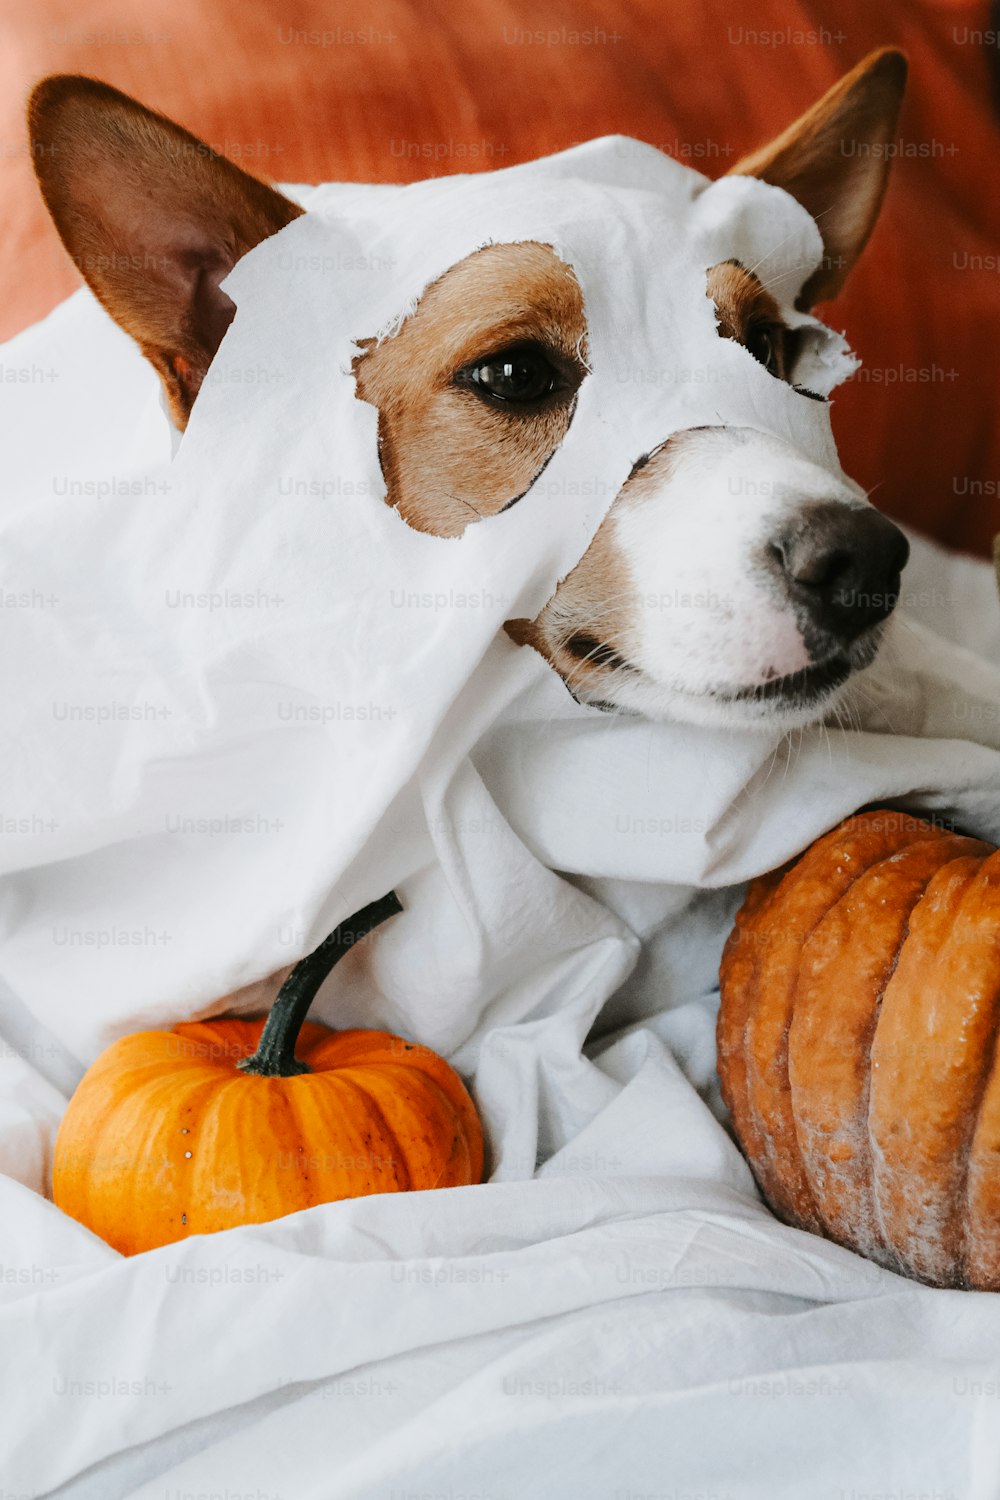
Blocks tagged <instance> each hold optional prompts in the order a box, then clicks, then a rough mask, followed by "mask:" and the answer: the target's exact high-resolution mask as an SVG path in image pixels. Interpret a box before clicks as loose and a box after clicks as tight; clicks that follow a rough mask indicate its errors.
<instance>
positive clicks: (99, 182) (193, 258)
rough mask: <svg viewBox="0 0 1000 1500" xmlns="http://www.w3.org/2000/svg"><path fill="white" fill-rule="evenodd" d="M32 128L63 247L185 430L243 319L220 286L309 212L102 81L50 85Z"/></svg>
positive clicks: (67, 79) (39, 92)
mask: <svg viewBox="0 0 1000 1500" xmlns="http://www.w3.org/2000/svg"><path fill="white" fill-rule="evenodd" d="M28 129H29V133H30V138H31V149H32V159H33V161H34V164H35V170H36V172H37V174H38V181H39V184H40V186H41V190H42V196H43V197H44V199H45V203H46V206H47V207H48V210H49V213H50V214H51V215H52V218H53V220H54V221H55V225H56V228H57V229H58V231H59V234H60V237H61V239H62V242H63V244H64V245H65V246H66V249H67V250H68V251H69V253H70V255H71V256H72V258H73V260H74V262H75V263H76V266H77V268H78V270H79V271H80V273H81V275H82V276H83V278H84V280H85V281H86V282H87V284H88V285H89V287H90V288H91V290H92V291H93V293H94V295H95V296H96V297H97V298H98V299H99V301H100V302H101V303H102V304H103V305H104V307H105V308H106V309H107V311H108V312H109V313H110V314H111V316H112V317H113V318H114V320H115V322H116V323H119V324H120V325H121V327H122V328H124V329H125V331H126V333H129V334H131V336H132V337H133V338H134V339H135V340H136V342H137V343H138V345H139V347H140V348H141V350H142V352H143V354H145V356H146V357H147V359H149V360H150V362H151V363H152V364H153V365H154V367H155V368H156V370H157V372H158V373H159V375H160V378H161V380H162V381H163V385H164V388H165V390H166V393H167V398H168V401H169V403H170V409H171V412H172V414H173V417H174V420H175V421H176V423H177V425H178V426H179V427H183V426H184V425H185V423H186V422H187V419H188V416H189V415H190V412H191V407H192V405H193V404H194V399H195V397H196V396H197V394H198V389H199V387H200V385H201V383H202V381H203V379H204V378H205V373H206V371H207V370H208V367H209V365H210V363H211V361H212V358H213V356H214V355H215V353H216V351H217V349H218V347H219V344H220V343H221V342H222V336H223V334H224V333H225V331H226V329H227V328H228V327H229V324H230V323H231V322H232V319H233V315H234V313H235V307H234V305H233V303H232V302H231V301H230V299H229V298H228V297H227V296H226V294H225V293H224V292H223V291H221V290H220V288H219V282H220V281H221V280H222V279H223V278H224V277H225V276H226V275H227V273H228V272H229V271H230V270H231V269H232V267H233V266H234V265H235V264H236V262H237V261H238V260H239V259H240V257H241V256H242V255H245V254H246V252H247V251H248V250H250V249H252V248H253V246H254V245H256V244H259V242H260V241H261V240H263V239H266V238H267V237H268V236H269V235H272V234H275V233H276V232H277V231H278V230H279V229H283V228H284V226H285V225H286V224H289V223H291V221H292V220H293V219H295V218H297V217H298V215H299V214H300V213H301V212H302V209H300V208H299V207H298V205H297V204H295V203H291V202H290V201H289V200H288V199H287V198H285V197H283V196H282V194H281V193H278V192H276V191H275V190H274V188H272V187H269V186H268V185H267V184H266V183H263V182H259V181H258V180H257V178H255V177H251V176H250V175H249V174H248V173H246V172H242V171H241V170H240V169H239V167H236V166H234V165H233V163H232V162H230V161H227V160H226V158H225V157H223V156H219V155H218V154H217V153H216V152H214V151H213V150H212V149H211V148H210V147H209V146H206V145H205V144H204V143H203V142H202V141H199V140H198V138H197V137H196V136H193V135H190V134H189V133H188V132H187V131H186V130H182V129H181V127H180V126H179V125H175V124H174V123H173V122H172V121H171V120H168V119H165V118H164V116H163V115H158V114H154V113H153V111H152V110H148V109H145V108H144V107H143V106H142V105H141V104H138V103H137V102H136V101H135V100H134V99H130V98H129V96H128V95H127V94H121V93H119V92H118V90H117V89H113V88H111V87H110V86H109V85H108V84H106V83H99V82H98V81H97V80H96V79H92V78H81V77H74V76H68V75H66V76H57V77H53V78H46V79H44V80H43V81H42V82H41V83H40V84H39V85H38V87H37V88H36V89H35V90H34V92H33V94H32V96H31V100H30V103H29V105H28Z"/></svg>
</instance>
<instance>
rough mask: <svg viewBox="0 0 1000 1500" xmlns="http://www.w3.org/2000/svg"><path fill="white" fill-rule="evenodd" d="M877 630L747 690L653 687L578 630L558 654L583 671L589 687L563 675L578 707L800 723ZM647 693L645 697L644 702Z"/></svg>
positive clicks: (854, 665)
mask: <svg viewBox="0 0 1000 1500" xmlns="http://www.w3.org/2000/svg"><path fill="white" fill-rule="evenodd" d="M882 634H883V628H882V625H881V624H879V625H878V626H875V627H874V628H872V629H870V630H868V631H866V632H865V633H864V635H862V636H859V637H858V638H857V639H855V640H854V641H852V642H851V643H850V644H849V645H842V646H838V647H836V648H835V649H834V650H832V651H830V652H829V654H828V655H826V656H824V657H823V659H822V660H821V661H818V662H812V663H811V664H810V665H809V666H807V667H802V668H800V669H799V670H798V671H795V672H789V673H786V674H784V675H783V676H780V677H779V676H775V677H769V678H767V679H766V680H765V681H763V682H754V683H747V684H730V683H711V684H706V685H705V686H704V687H701V688H697V689H696V688H693V687H691V686H689V685H687V684H684V683H679V682H678V683H670V684H668V683H656V682H654V681H653V680H652V679H650V677H649V674H648V673H646V672H645V671H643V669H642V668H641V667H638V666H637V665H635V663H633V662H630V661H627V660H626V659H625V658H624V657H623V656H622V655H621V654H620V653H619V652H618V651H617V650H616V649H615V648H614V647H613V646H611V645H610V644H609V643H607V642H604V641H599V640H598V639H597V638H596V637H594V636H590V635H585V634H584V633H583V632H579V633H577V634H576V635H574V636H573V637H571V638H570V639H569V640H567V641H566V642H565V646H564V648H565V649H566V650H568V652H569V653H570V654H571V655H572V656H573V657H574V658H575V659H576V661H577V662H578V663H579V664H580V666H581V667H583V668H585V669H586V668H589V669H591V670H590V672H589V673H588V674H587V675H588V679H589V680H588V681H586V682H585V681H582V680H580V679H579V678H577V679H576V680H575V681H573V680H572V677H573V675H574V674H569V673H563V674H561V675H563V679H564V681H565V682H566V685H567V687H569V689H570V692H571V693H572V694H573V696H574V697H575V698H576V699H577V701H578V702H581V703H585V704H586V705H587V707H589V708H597V709H600V710H602V711H603V712H604V713H611V714H630V715H632V714H636V713H639V714H646V715H647V716H649V717H652V718H660V717H668V718H669V717H674V716H676V717H678V718H680V719H682V720H691V721H693V722H698V723H716V722H718V723H728V724H730V725H732V724H734V723H737V722H740V723H744V724H747V725H752V724H754V723H760V724H763V723H765V722H766V723H768V724H771V725H773V724H775V723H776V722H784V721H785V720H786V719H787V721H788V722H789V724H791V725H794V724H799V725H801V724H805V723H810V722H813V721H816V720H818V719H819V717H820V716H821V714H822V712H823V710H824V708H825V706H827V705H828V704H829V701H830V700H831V699H833V698H834V697H835V695H836V694H837V692H838V690H839V689H840V688H842V687H843V686H844V684H845V683H846V682H848V680H849V679H850V678H851V677H853V676H854V674H855V673H857V672H860V671H863V670H864V668H865V667H868V666H870V665H871V663H872V662H873V661H874V660H875V657H876V656H877V655H878V650H879V646H880V644H881V638H882ZM651 695H652V696H651Z"/></svg>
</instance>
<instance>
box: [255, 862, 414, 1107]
mask: <svg viewBox="0 0 1000 1500" xmlns="http://www.w3.org/2000/svg"><path fill="white" fill-rule="evenodd" d="M402 910H403V908H402V905H401V903H400V900H399V897H398V896H397V895H396V892H395V891H390V892H389V894H388V895H387V896H383V897H382V898H381V900H379V901H372V902H371V903H370V905H368V906H365V907H363V908H362V909H361V911H359V912H355V914H354V916H353V917H348V918H347V921H346V922H341V924H340V926H339V927H335V928H334V930H333V931H332V932H331V933H330V936H329V937H328V938H324V939H323V941H322V942H321V943H320V945H319V947H318V948H314V949H313V951H312V953H309V954H307V955H306V957H305V958H302V959H300V960H299V962H298V963H297V964H296V965H295V968H294V969H293V970H292V972H291V973H290V974H289V976H288V978H287V979H286V980H285V982H284V984H283V985H282V986H281V989H280V990H279V991H278V998H277V999H276V1000H275V1002H274V1005H273V1006H272V1007H271V1014H270V1015H269V1016H268V1018H267V1021H266V1023H265V1026H264V1030H263V1032H262V1033H261V1038H260V1043H259V1045H258V1047H257V1051H256V1052H255V1053H254V1054H253V1056H252V1057H244V1058H243V1060H242V1061H241V1062H238V1063H237V1064H236V1066H237V1067H238V1068H240V1069H241V1070H242V1071H243V1072H244V1073H258V1074H260V1075H261V1076H262V1077H264V1078H290V1077H291V1076H292V1074H293V1073H308V1072H309V1065H308V1063H304V1062H300V1060H299V1059H298V1058H297V1057H296V1056H295V1044H296V1042H297V1041H298V1039H299V1031H300V1030H301V1028H302V1022H303V1021H304V1020H305V1018H306V1012H307V1010H308V1009H309V1007H310V1005H311V1004H312V1003H313V1000H314V999H315V998H316V991H317V990H318V989H319V987H320V985H321V984H322V983H323V980H324V979H325V978H326V976H327V975H328V974H329V972H330V970H331V969H332V968H333V966H334V964H335V963H337V961H338V960H339V959H341V958H343V956H344V954H345V953H346V952H347V951H348V949H350V948H353V947H354V944H355V943H358V942H360V941H361V939H362V938H363V937H366V936H367V935H368V933H369V932H371V931H372V929H373V928H375V927H378V925H379V923H381V922H384V921H385V920H386V918H387V917H392V916H395V914H396V912H398V911H402Z"/></svg>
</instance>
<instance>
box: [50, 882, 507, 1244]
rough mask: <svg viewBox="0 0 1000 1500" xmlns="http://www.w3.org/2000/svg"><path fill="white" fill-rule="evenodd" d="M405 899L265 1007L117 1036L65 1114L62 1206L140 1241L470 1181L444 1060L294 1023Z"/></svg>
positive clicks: (471, 1143) (356, 929) (460, 1115)
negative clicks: (253, 1013) (235, 1016)
mask: <svg viewBox="0 0 1000 1500" xmlns="http://www.w3.org/2000/svg"><path fill="white" fill-rule="evenodd" d="M399 910H400V906H399V902H398V901H397V899H396V897H395V896H394V895H390V896H387V897H384V898H383V900H382V901H380V902H373V903H372V905H371V906H369V907H366V908H365V909H364V911H362V912H359V913H358V914H357V916H356V917H353V918H352V919H351V920H350V921H349V922H346V923H344V924H343V925H342V926H341V927H338V928H337V930H336V931H335V932H333V933H331V935H330V937H329V938H327V939H326V941H325V942H324V943H322V944H321V945H320V947H319V948H317V949H316V950H315V952H314V953H312V954H310V955H309V956H308V957H307V958H305V959H303V960H302V962H301V963H300V964H298V965H296V967H295V969H294V970H293V971H292V973H291V975H290V976H289V978H288V979H287V980H286V981H285V984H284V985H283V986H282V989H281V991H280V993H279V995H278V998H277V999H276V1001H275V1003H274V1007H273V1009H272V1010H271V1012H270V1015H269V1016H268V1017H266V1018H265V1017H258V1018H257V1019H255V1020H225V1019H224V1020H218V1021H201V1022H191V1023H185V1024H182V1025H178V1026H175V1027H174V1029H173V1030H172V1031H142V1032H138V1033H136V1034H135V1035H133V1036H127V1037H122V1038H121V1039H120V1040H119V1041H117V1042H114V1043H112V1045H111V1046H110V1047H108V1048H107V1050H106V1051H105V1052H103V1053H102V1054H101V1056H100V1057H99V1058H98V1059H97V1061H96V1062H95V1063H94V1064H93V1066H92V1067H91V1068H90V1069H89V1070H88V1072H87V1073H86V1074H85V1075H84V1077H83V1079H82V1081H81V1083H80V1085H79V1087H78V1088H77V1090H76V1092H75V1093H74V1095H73V1098H72V1099H71V1100H70V1103H69V1106H68V1107H67V1110H66V1114H65V1115H64V1117H63V1120H62V1123H61V1125H60V1128H59V1133H58V1136H57V1138H56V1145H55V1155H54V1161H53V1174H52V1195H53V1198H54V1200H55V1202H56V1203H57V1204H58V1205H59V1207H60V1208H62V1209H63V1210H64V1211H65V1212H66V1213H68V1214H70V1215H72V1217H73V1218H75V1219H78V1220H79V1221H80V1223H82V1224H86V1225H87V1227H88V1228H89V1229H92V1230H93V1231H94V1232H95V1233H96V1234H99V1235H100V1236H101V1237H102V1239H105V1240H107V1242H108V1243H109V1244H110V1245H113V1246H114V1248H115V1249H116V1250H120V1251H121V1252H122V1253H123V1254H124V1255H134V1254H135V1253H137V1252H138V1251H141V1250H151V1249H153V1248H155V1247H156V1246H157V1245H165V1244H168V1243H170V1242H171V1241H173V1240H179V1239H183V1238H184V1237H185V1236H187V1235H191V1234H205V1233H209V1232H212V1231H214V1230H217V1229H229V1228H232V1227H233V1226H235V1225H237V1224H251V1223H261V1222H263V1221H264V1220H268V1219H276V1218H280V1217H281V1216H282V1215H283V1214H290V1213H295V1212H296V1211H297V1210H298V1209H303V1208H310V1207H311V1206H312V1205H313V1204H316V1203H327V1202H331V1201H333V1200H334V1199H338V1198H355V1197H359V1196H361V1195H362V1194H365V1193H386V1192H399V1191H401V1190H404V1189H407V1188H437V1187H454V1186H459V1185H464V1184H466V1183H473V1182H479V1181H480V1180H481V1178H482V1171H483V1138H482V1130H481V1127H480V1124H479V1119H478V1116H477V1114H476V1111H475V1107H474V1105H473V1103H472V1100H471V1099H470V1098H469V1095H468V1093H467V1091H466V1089H465V1086H464V1085H463V1083H462V1081H461V1079H460V1078H459V1077H458V1074H457V1073H455V1072H454V1071H453V1069H452V1068H450V1067H449V1066H448V1064H447V1063H446V1062H445V1061H444V1060H443V1059H442V1058H440V1057H438V1056H437V1054H436V1053H434V1052H432V1051H431V1050H430V1049H429V1048H427V1047H421V1046H418V1045H417V1044H415V1043H413V1042H408V1041H404V1040H403V1039H402V1038H401V1037H397V1036H391V1035H389V1034H388V1033H387V1032H384V1031H341V1032H333V1031H330V1030H329V1029H328V1028H327V1027H325V1026H319V1025H315V1024H312V1023H307V1024H306V1025H305V1026H303V1025H302V1021H303V1017H304V1016H305V1013H306V1011H307V1010H308V1007H309V1004H310V1003H311V1001H312V999H313V996H314V995H315V992H316V990H317V989H318V988H319V986H320V984H321V983H322V981H323V979H324V978H325V977H326V975H327V974H328V973H329V971H330V969H331V968H332V966H333V964H334V963H335V962H336V961H337V959H338V958H339V957H340V956H341V955H342V954H343V953H344V952H346V950H347V948H348V947H349V946H350V945H351V943H352V942H356V941H357V940H358V939H359V938H360V937H362V936H364V935H365V934H366V933H367V932H369V931H371V929H372V928H373V927H374V926H376V924H377V923H378V922H381V921H383V920H384V919H385V918H386V917H388V916H391V915H392V914H393V912H396V911H399ZM297 1041H298V1042H299V1056H296V1055H295V1051H296V1042H297Z"/></svg>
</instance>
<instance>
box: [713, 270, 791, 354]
mask: <svg viewBox="0 0 1000 1500" xmlns="http://www.w3.org/2000/svg"><path fill="white" fill-rule="evenodd" d="M706 290H707V292H708V295H709V296H710V297H711V298H712V301H713V302H714V303H715V307H716V311H717V313H718V315H719V333H720V335H721V336H722V338H724V339H733V340H735V342H736V343H737V344H742V345H743V346H744V348H747V349H749V350H750V352H751V353H752V354H754V356H755V358H761V363H762V364H768V361H767V359H766V358H763V357H761V356H762V355H763V352H764V351H763V349H761V350H760V351H759V352H758V347H757V346H758V345H759V341H760V339H761V338H762V336H766V337H767V339H768V341H769V344H770V348H771V351H772V352H773V362H772V363H770V364H769V365H768V368H769V369H770V370H771V373H772V375H774V376H776V377H777V379H778V380H787V379H788V378H789V375H790V372H791V368H792V365H793V363H794V358H795V344H796V336H795V333H794V331H793V330H792V329H790V328H786V327H785V325H784V323H783V322H782V321H781V312H780V309H779V308H778V304H777V302H775V300H774V298H773V297H772V296H771V294H770V293H769V292H767V291H765V289H764V287H763V286H762V285H761V282H760V281H759V280H758V278H757V277H756V276H755V275H754V273H753V272H752V271H748V270H747V269H746V267H745V266H742V265H740V263H739V261H738V260H724V261H721V262H720V263H719V264H718V265H717V266H713V267H712V268H711V270H710V271H709V273H708V277H707V284H706Z"/></svg>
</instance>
